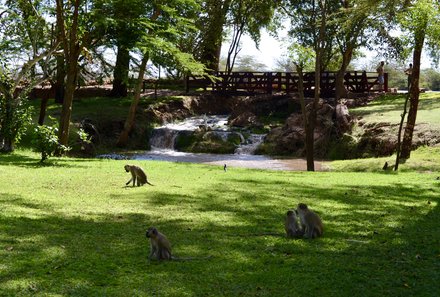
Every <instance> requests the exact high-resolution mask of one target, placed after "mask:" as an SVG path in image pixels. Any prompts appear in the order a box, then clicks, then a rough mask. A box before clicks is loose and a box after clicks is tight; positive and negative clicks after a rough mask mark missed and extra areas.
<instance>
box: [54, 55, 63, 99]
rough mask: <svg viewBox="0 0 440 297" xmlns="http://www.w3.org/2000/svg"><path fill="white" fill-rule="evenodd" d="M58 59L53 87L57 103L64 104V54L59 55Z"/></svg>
mask: <svg viewBox="0 0 440 297" xmlns="http://www.w3.org/2000/svg"><path fill="white" fill-rule="evenodd" d="M56 60H57V75H56V82H55V84H54V85H53V88H54V89H55V103H59V104H63V101H64V78H65V77H66V69H65V64H64V56H57V58H56Z"/></svg>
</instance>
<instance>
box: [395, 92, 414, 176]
mask: <svg viewBox="0 0 440 297" xmlns="http://www.w3.org/2000/svg"><path fill="white" fill-rule="evenodd" d="M409 86H411V84H410V85H409ZM408 99H409V92H408V93H407V94H406V98H405V104H404V105H403V113H402V114H401V115H400V124H399V131H398V132H397V150H396V164H395V165H394V171H397V170H398V169H399V161H400V150H401V146H402V141H401V137H402V128H403V122H404V121H405V116H406V107H407V106H408Z"/></svg>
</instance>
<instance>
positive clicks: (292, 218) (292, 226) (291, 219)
mask: <svg viewBox="0 0 440 297" xmlns="http://www.w3.org/2000/svg"><path fill="white" fill-rule="evenodd" d="M284 228H285V230H286V236H287V237H288V238H300V237H302V236H303V235H304V231H303V230H302V229H301V228H300V226H299V224H298V220H297V216H296V213H295V212H294V211H293V210H288V211H287V215H286V221H285V223H284Z"/></svg>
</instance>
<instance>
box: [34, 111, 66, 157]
mask: <svg viewBox="0 0 440 297" xmlns="http://www.w3.org/2000/svg"><path fill="white" fill-rule="evenodd" d="M51 120H52V121H53V122H54V119H53V118H51ZM34 132H35V135H34V140H33V141H32V143H33V145H34V150H35V151H36V152H40V153H41V160H40V162H44V161H45V160H47V159H48V158H49V157H51V156H53V155H54V154H55V153H60V154H63V153H65V152H67V151H69V150H70V148H69V147H67V146H65V145H62V144H60V143H59V142H58V126H57V124H56V123H54V124H52V125H41V126H36V127H35V129H34Z"/></svg>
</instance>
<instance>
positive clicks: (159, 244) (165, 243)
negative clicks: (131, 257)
mask: <svg viewBox="0 0 440 297" xmlns="http://www.w3.org/2000/svg"><path fill="white" fill-rule="evenodd" d="M145 235H146V236H147V238H149V239H150V255H149V257H148V258H149V259H150V260H152V259H153V258H156V259H157V260H159V261H160V260H174V261H187V260H199V259H209V258H211V256H207V257H198V258H191V257H187V258H177V257H174V256H172V255H171V244H170V241H169V240H168V238H167V237H166V236H165V234H163V233H161V232H159V231H158V230H157V229H156V228H155V227H150V228H148V230H147V232H146V234H145Z"/></svg>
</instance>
